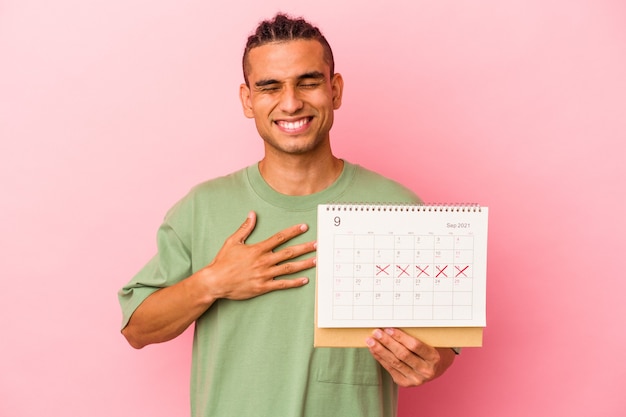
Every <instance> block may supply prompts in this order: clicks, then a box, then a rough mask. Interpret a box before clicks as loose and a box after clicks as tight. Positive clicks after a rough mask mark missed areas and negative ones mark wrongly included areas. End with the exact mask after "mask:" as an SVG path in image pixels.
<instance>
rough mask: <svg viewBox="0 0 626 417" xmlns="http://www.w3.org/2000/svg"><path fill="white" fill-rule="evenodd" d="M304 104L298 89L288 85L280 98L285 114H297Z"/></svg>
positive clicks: (281, 107)
mask: <svg viewBox="0 0 626 417" xmlns="http://www.w3.org/2000/svg"><path fill="white" fill-rule="evenodd" d="M303 104H304V103H303V101H302V99H301V97H300V95H299V93H298V89H297V87H295V86H291V85H287V86H285V87H284V88H283V91H282V93H281V96H280V109H281V110H282V111H283V112H285V113H287V114H293V113H296V112H298V110H300V109H301V108H302V106H303Z"/></svg>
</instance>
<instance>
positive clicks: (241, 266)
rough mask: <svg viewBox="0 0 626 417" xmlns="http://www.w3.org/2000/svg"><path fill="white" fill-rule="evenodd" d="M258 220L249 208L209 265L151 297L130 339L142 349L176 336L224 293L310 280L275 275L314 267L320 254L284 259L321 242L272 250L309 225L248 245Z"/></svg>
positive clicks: (242, 295) (241, 296)
mask: <svg viewBox="0 0 626 417" xmlns="http://www.w3.org/2000/svg"><path fill="white" fill-rule="evenodd" d="M255 225H256V215H255V213H254V212H250V214H249V215H248V217H247V218H246V221H245V222H244V223H243V224H242V225H241V226H240V227H239V229H238V230H237V231H236V232H235V233H234V234H232V235H231V236H230V237H229V238H228V239H226V242H225V243H224V245H223V246H222V248H221V249H220V251H219V252H218V254H217V255H216V257H215V259H214V260H213V261H212V262H211V263H210V264H209V265H207V266H206V267H205V268H203V269H201V270H199V271H197V272H196V273H194V274H193V275H191V276H190V277H188V278H186V279H184V280H182V281H180V282H179V283H177V284H175V285H172V286H170V287H167V288H163V289H160V290H158V291H156V292H155V293H153V294H152V295H150V296H149V297H148V298H146V299H145V300H144V301H143V303H141V305H139V307H137V309H136V310H135V312H134V313H133V315H132V316H131V318H130V320H129V322H128V324H127V325H126V327H124V329H123V330H122V334H123V335H124V337H126V340H128V343H130V345H131V346H132V347H134V348H137V349H140V348H142V347H144V346H146V345H149V344H151V343H160V342H165V341H167V340H171V339H173V338H175V337H177V336H178V335H180V334H181V333H183V332H184V331H185V329H187V327H189V325H190V324H191V323H193V322H194V321H195V320H196V319H197V318H198V317H200V316H201V315H202V314H203V313H204V312H205V311H207V309H208V308H209V307H211V305H213V303H214V302H215V301H216V300H218V299H219V298H228V299H231V300H245V299H248V298H253V297H256V296H258V295H261V294H265V293H268V292H270V291H276V290H284V289H289V288H296V287H301V286H303V285H306V284H307V283H308V279H307V278H298V279H281V280H275V279H274V278H276V277H279V276H282V275H287V274H292V273H296V272H299V271H303V270H305V269H309V268H312V267H313V266H315V258H309V259H305V260H299V261H291V262H285V261H287V260H289V259H293V258H296V257H298V256H300V255H304V254H307V253H310V252H313V251H315V248H316V242H314V241H312V242H307V243H303V244H299V245H294V246H289V247H286V248H284V249H281V250H279V251H276V252H274V251H273V250H274V249H275V248H276V247H278V246H280V245H282V244H284V243H285V242H288V241H289V240H291V239H293V238H294V237H296V236H299V235H301V234H303V233H305V232H306V231H307V230H308V227H307V225H304V224H300V225H295V226H292V227H289V228H287V229H285V230H282V231H281V232H278V233H276V234H275V235H273V236H271V237H270V238H268V239H266V240H264V241H262V242H259V243H256V244H253V245H247V244H245V241H246V239H247V238H248V236H250V234H251V233H252V231H253V230H254V227H255ZM283 262H284V263H283Z"/></svg>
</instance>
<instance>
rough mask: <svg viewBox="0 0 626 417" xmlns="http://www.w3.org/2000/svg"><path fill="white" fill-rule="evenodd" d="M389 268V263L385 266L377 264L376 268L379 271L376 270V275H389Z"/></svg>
mask: <svg viewBox="0 0 626 417" xmlns="http://www.w3.org/2000/svg"><path fill="white" fill-rule="evenodd" d="M387 268H389V265H386V266H385V267H381V266H380V265H376V269H377V270H378V271H376V275H380V274H381V273H383V272H384V273H385V275H389V272H387V271H386V270H387Z"/></svg>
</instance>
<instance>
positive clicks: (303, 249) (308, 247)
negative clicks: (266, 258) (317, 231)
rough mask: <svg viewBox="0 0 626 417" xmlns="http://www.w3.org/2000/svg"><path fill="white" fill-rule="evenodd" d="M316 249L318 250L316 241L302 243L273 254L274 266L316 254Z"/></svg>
mask: <svg viewBox="0 0 626 417" xmlns="http://www.w3.org/2000/svg"><path fill="white" fill-rule="evenodd" d="M316 249H317V242H316V241H311V242H306V243H300V244H298V245H293V246H287V247H286V248H283V249H281V250H277V251H275V252H273V254H274V257H273V259H272V262H273V263H274V264H279V263H281V262H284V261H287V260H289V259H293V258H297V257H298V256H301V255H305V254H307V253H311V252H314V251H315V250H316Z"/></svg>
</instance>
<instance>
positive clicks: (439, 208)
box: [326, 203, 484, 213]
mask: <svg viewBox="0 0 626 417" xmlns="http://www.w3.org/2000/svg"><path fill="white" fill-rule="evenodd" d="M483 208H484V207H483V206H481V205H480V204H476V203H454V204H449V203H336V204H332V203H331V204H328V205H326V210H327V211H366V212H367V211H371V212H381V211H382V212H385V211H390V212H409V213H410V212H464V213H480V212H481V211H482V209H483Z"/></svg>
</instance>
